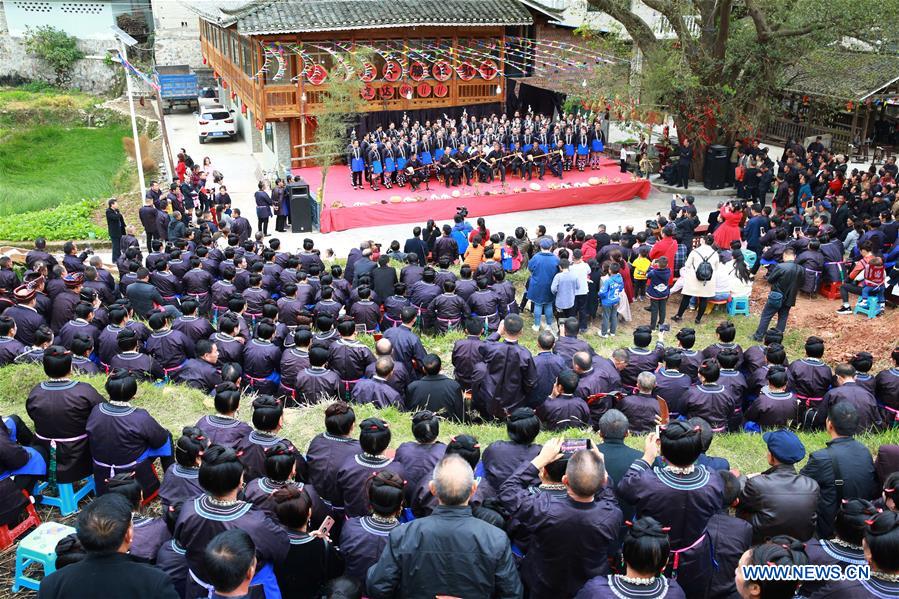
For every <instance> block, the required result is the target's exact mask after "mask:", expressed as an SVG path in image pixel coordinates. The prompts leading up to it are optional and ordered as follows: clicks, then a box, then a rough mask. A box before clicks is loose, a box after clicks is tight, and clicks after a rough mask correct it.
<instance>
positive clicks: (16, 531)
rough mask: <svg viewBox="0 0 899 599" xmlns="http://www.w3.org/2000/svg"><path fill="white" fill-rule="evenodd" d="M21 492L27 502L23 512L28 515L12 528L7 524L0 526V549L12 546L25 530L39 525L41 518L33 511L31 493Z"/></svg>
mask: <svg viewBox="0 0 899 599" xmlns="http://www.w3.org/2000/svg"><path fill="white" fill-rule="evenodd" d="M22 494H23V495H25V497H26V498H27V499H28V504H27V505H26V506H25V512H26V513H27V514H28V516H27V517H26V518H25V519H24V520H22V521H21V522H19V523H18V524H17V525H16V526H15V527H14V528H9V526H0V551H3V550H5V549H8V548H9V547H12V544H13V543H15V542H16V539H18V538H19V537H21V536H22V535H24V534H25V533H26V532H28V531H29V530H31V529H32V528H33V527H36V526H40V524H41V518H40V516H38V515H37V512H36V511H34V500H33V499H32V498H31V495H29V494H28V492H27V491H24V490H23V491H22Z"/></svg>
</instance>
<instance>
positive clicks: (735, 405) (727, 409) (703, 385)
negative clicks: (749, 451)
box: [683, 360, 740, 432]
mask: <svg viewBox="0 0 899 599" xmlns="http://www.w3.org/2000/svg"><path fill="white" fill-rule="evenodd" d="M720 374H721V369H720V368H719V367H718V363H717V362H716V361H715V360H703V362H702V365H701V366H700V367H699V380H700V384H698V385H694V386H693V387H691V388H690V390H689V391H687V392H686V393H685V394H684V397H683V415H684V416H686V417H688V418H692V417H693V416H698V417H700V418H703V419H704V420H706V421H707V422H708V423H709V424H710V425H711V426H712V430H713V431H715V432H720V431H725V430H727V428H728V425H729V424H731V423H733V422H734V419H735V418H736V416H738V415H739V410H740V400H739V398H736V397H733V396H732V395H731V393H730V391H729V390H728V389H727V388H725V387H724V386H723V385H721V384H720V383H719V382H718V377H719V376H720Z"/></svg>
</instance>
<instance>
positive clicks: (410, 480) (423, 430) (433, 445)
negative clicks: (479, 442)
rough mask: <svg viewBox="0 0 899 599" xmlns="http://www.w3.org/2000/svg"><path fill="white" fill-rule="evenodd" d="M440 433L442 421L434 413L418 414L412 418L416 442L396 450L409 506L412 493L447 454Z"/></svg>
mask: <svg viewBox="0 0 899 599" xmlns="http://www.w3.org/2000/svg"><path fill="white" fill-rule="evenodd" d="M439 433H440V419H439V417H438V416H437V415H436V414H435V413H434V412H431V411H430V410H422V411H420V412H416V413H415V414H414V415H413V416H412V435H413V436H414V437H415V441H406V442H405V443H402V444H401V445H400V446H399V447H398V448H397V450H396V456H395V459H396V461H397V462H399V463H400V464H402V466H403V471H404V472H405V475H406V494H407V505H410V504H411V503H412V496H411V493H412V491H414V489H416V488H417V487H418V485H419V483H420V482H421V481H422V480H423V479H424V478H425V477H430V476H431V473H432V472H433V471H434V466H436V465H437V462H439V461H440V458H442V457H443V454H444V453H445V452H446V444H445V443H441V442H440V441H438V440H437V436H438V434H439Z"/></svg>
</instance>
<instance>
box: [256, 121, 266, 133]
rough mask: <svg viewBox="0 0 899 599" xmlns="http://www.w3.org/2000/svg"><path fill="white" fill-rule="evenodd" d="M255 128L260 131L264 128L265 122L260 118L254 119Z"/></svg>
mask: <svg viewBox="0 0 899 599" xmlns="http://www.w3.org/2000/svg"><path fill="white" fill-rule="evenodd" d="M256 128H257V129H259V130H260V131H262V130H263V129H264V128H265V124H264V123H263V122H262V121H261V120H260V119H256Z"/></svg>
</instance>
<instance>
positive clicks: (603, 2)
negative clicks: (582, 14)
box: [588, 0, 658, 53]
mask: <svg viewBox="0 0 899 599" xmlns="http://www.w3.org/2000/svg"><path fill="white" fill-rule="evenodd" d="M588 2H589V3H590V5H591V6H595V7H596V8H598V9H599V10H601V11H603V12H604V13H606V14H608V15H609V16H610V17H612V18H613V19H615V20H616V21H618V22H619V23H621V24H622V25H623V26H624V28H625V30H626V31H627V33H628V35H630V36H631V39H633V40H634V43H635V44H637V46H638V47H639V48H640V49H641V50H643V52H644V53H648V52H649V51H651V50H652V49H654V48H655V47H656V44H658V40H657V39H656V36H655V33H653V31H652V27H650V26H649V25H647V24H646V21H644V20H643V19H641V18H640V17H638V16H637V15H636V14H634V13H633V12H631V6H630V2H627V1H625V0H588Z"/></svg>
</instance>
